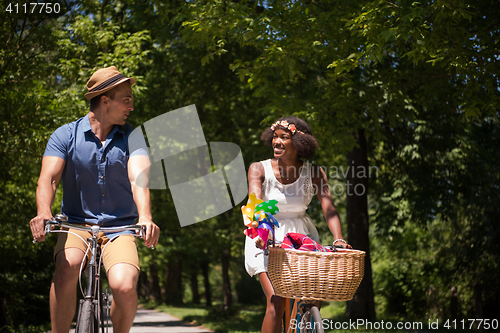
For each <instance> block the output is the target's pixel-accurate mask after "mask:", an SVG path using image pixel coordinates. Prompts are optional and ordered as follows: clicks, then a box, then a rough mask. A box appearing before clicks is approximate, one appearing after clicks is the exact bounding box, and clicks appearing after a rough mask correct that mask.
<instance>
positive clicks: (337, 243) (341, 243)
mask: <svg viewBox="0 0 500 333" xmlns="http://www.w3.org/2000/svg"><path fill="white" fill-rule="evenodd" d="M333 246H342V247H343V248H344V249H352V246H351V245H349V244H347V242H346V241H345V240H343V239H337V240H335V241H334V242H333Z"/></svg>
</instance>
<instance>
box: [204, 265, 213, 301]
mask: <svg viewBox="0 0 500 333" xmlns="http://www.w3.org/2000/svg"><path fill="white" fill-rule="evenodd" d="M201 272H202V274H203V286H204V287H205V301H206V306H212V293H211V292H210V279H209V273H210V268H209V263H208V261H204V262H202V263H201Z"/></svg>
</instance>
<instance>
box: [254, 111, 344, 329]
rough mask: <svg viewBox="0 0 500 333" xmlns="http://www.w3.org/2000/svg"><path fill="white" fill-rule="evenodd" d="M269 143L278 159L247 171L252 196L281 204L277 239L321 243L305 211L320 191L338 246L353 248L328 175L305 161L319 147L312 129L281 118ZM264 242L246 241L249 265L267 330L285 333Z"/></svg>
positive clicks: (272, 129)
mask: <svg viewBox="0 0 500 333" xmlns="http://www.w3.org/2000/svg"><path fill="white" fill-rule="evenodd" d="M261 140H262V141H264V144H266V145H269V146H272V148H273V152H274V158H272V159H268V160H265V161H261V162H257V163H253V164H252V165H251V166H250V168H249V170H248V184H249V188H248V193H255V195H256V197H257V198H258V199H262V200H264V201H267V200H272V199H274V200H277V201H278V208H279V213H277V214H276V215H275V218H276V219H277V220H278V222H279V225H280V227H279V228H277V229H276V233H275V237H276V240H277V241H282V240H283V238H284V237H285V235H286V234H287V233H289V232H296V233H301V234H305V235H308V236H309V237H311V238H312V239H313V240H315V241H319V235H318V231H317V230H316V228H315V227H314V225H313V222H312V220H311V218H310V217H309V215H307V213H306V209H307V207H308V205H309V203H310V202H311V199H312V197H313V196H314V194H315V193H316V195H317V197H318V199H319V201H320V204H321V208H322V210H323V213H324V216H325V219H326V221H327V223H328V227H329V229H330V231H331V232H332V234H333V235H334V237H335V238H334V239H335V241H334V245H342V246H343V247H345V248H351V246H350V245H348V244H347V243H346V242H345V241H344V240H343V237H342V230H341V225H340V219H339V215H338V212H337V209H336V208H335V205H334V204H333V199H332V196H331V193H330V189H329V186H328V180H327V177H326V174H325V172H324V171H323V169H321V168H320V167H319V166H314V165H311V164H310V163H309V162H307V161H304V160H303V159H310V158H312V157H313V156H314V152H315V150H316V149H317V148H318V144H317V142H316V139H315V138H314V137H313V136H312V131H311V128H310V127H309V125H308V124H307V123H306V122H305V121H303V120H301V119H299V118H296V117H282V118H279V119H278V120H277V121H276V122H275V123H274V124H273V125H272V126H271V127H268V128H266V130H265V131H264V132H263V133H262V136H261ZM265 241H267V240H262V239H260V238H257V240H255V239H251V238H250V237H247V238H246V243H245V267H246V270H247V272H248V274H250V275H251V276H253V275H258V277H259V280H260V283H261V285H262V289H263V291H264V294H265V295H266V299H267V308H266V314H265V317H264V321H263V323H262V332H266V333H267V332H269V333H273V332H280V329H281V318H282V317H283V313H284V307H285V298H282V297H279V296H277V295H276V294H275V293H274V289H273V286H272V284H271V282H270V280H269V277H268V275H267V257H266V256H264V254H263V250H262V249H263V248H264V244H265Z"/></svg>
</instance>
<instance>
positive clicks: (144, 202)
mask: <svg viewBox="0 0 500 333" xmlns="http://www.w3.org/2000/svg"><path fill="white" fill-rule="evenodd" d="M132 193H133V195H134V202H135V205H136V206H137V213H138V214H139V220H140V219H141V218H144V219H149V220H153V216H152V215H151V196H150V194H149V188H147V187H146V188H144V187H141V186H137V185H136V186H133V188H132Z"/></svg>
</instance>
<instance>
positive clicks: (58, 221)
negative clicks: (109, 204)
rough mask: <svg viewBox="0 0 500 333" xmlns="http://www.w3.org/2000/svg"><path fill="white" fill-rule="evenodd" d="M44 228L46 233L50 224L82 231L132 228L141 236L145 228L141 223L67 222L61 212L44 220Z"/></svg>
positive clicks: (49, 228)
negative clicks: (108, 224) (116, 224)
mask: <svg viewBox="0 0 500 333" xmlns="http://www.w3.org/2000/svg"><path fill="white" fill-rule="evenodd" d="M44 222H45V230H44V233H45V234H48V233H50V232H51V231H52V226H60V227H66V228H71V229H77V230H83V231H89V232H92V233H93V232H95V233H97V232H99V231H107V232H120V231H125V230H133V231H139V235H138V237H140V238H143V236H144V231H145V229H146V227H145V226H143V225H137V224H134V225H126V226H119V227H101V226H99V225H95V226H84V225H78V224H74V223H68V217H67V216H66V215H63V214H57V215H56V216H55V218H52V219H50V220H45V221H44Z"/></svg>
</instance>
